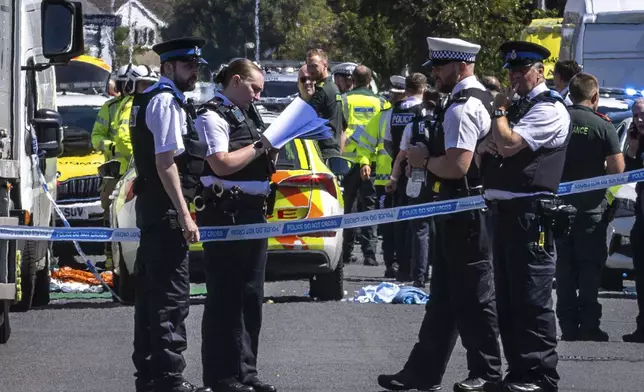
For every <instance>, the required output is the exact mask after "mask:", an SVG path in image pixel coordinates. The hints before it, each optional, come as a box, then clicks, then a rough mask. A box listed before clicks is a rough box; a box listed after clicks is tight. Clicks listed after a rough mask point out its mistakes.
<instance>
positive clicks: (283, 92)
mask: <svg viewBox="0 0 644 392" xmlns="http://www.w3.org/2000/svg"><path fill="white" fill-rule="evenodd" d="M297 93H298V91H297V82H296V81H294V80H293V81H277V80H275V81H268V82H265V83H264V91H262V95H261V97H262V98H286V97H288V96H290V95H294V94H297Z"/></svg>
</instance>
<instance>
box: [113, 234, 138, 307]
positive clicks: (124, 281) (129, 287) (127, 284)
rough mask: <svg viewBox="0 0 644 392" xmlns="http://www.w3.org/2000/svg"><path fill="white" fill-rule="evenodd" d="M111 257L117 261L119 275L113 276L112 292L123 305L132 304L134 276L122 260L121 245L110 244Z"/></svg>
mask: <svg viewBox="0 0 644 392" xmlns="http://www.w3.org/2000/svg"><path fill="white" fill-rule="evenodd" d="M112 252H113V253H112V257H113V258H114V260H118V263H119V274H118V275H117V274H114V290H115V291H116V293H117V294H118V295H119V297H121V299H122V300H123V303H124V304H125V305H133V304H134V276H133V275H132V274H130V273H129V272H128V270H127V266H126V265H125V260H123V256H122V254H123V252H122V250H121V244H119V243H113V244H112ZM114 300H115V301H116V298H114Z"/></svg>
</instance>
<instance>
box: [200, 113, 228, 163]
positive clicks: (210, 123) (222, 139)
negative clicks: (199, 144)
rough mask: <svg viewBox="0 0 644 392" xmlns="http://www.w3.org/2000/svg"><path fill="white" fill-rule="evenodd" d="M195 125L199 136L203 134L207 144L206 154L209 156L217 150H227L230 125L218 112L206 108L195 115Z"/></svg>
mask: <svg viewBox="0 0 644 392" xmlns="http://www.w3.org/2000/svg"><path fill="white" fill-rule="evenodd" d="M195 127H196V128H197V131H198V132H199V137H201V136H203V137H204V139H205V141H206V143H207V144H208V151H206V156H211V155H214V154H216V153H218V152H228V142H229V140H230V136H229V132H230V125H228V123H227V122H226V120H224V119H223V118H222V117H221V116H220V115H219V114H217V113H215V112H213V111H212V110H207V111H206V112H205V113H204V114H202V115H200V116H199V117H197V120H196V121H195Z"/></svg>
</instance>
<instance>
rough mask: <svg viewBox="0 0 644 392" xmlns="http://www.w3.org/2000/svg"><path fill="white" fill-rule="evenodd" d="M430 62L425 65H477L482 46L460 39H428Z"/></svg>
mask: <svg viewBox="0 0 644 392" xmlns="http://www.w3.org/2000/svg"><path fill="white" fill-rule="evenodd" d="M427 45H428V46H429V61H427V62H426V63H425V64H423V65H429V66H440V65H445V64H447V63H451V62H452V61H458V62H460V61H463V62H466V63H475V62H476V55H477V54H478V52H479V50H481V45H477V44H473V43H471V42H467V41H464V40H462V39H459V38H437V37H427Z"/></svg>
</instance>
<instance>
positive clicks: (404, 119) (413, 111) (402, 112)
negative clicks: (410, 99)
mask: <svg viewBox="0 0 644 392" xmlns="http://www.w3.org/2000/svg"><path fill="white" fill-rule="evenodd" d="M403 102H405V101H401V102H397V103H396V104H395V105H394V107H393V109H392V111H391V124H390V125H389V129H390V131H391V142H392V144H393V154H392V156H391V158H392V159H396V156H398V153H399V152H400V142H401V141H402V135H403V132H404V130H405V127H406V126H407V124H409V123H411V122H412V120H413V119H414V118H416V117H420V116H422V114H423V104H422V103H419V104H417V105H414V106H411V107H409V108H406V109H403V108H402V104H403Z"/></svg>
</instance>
